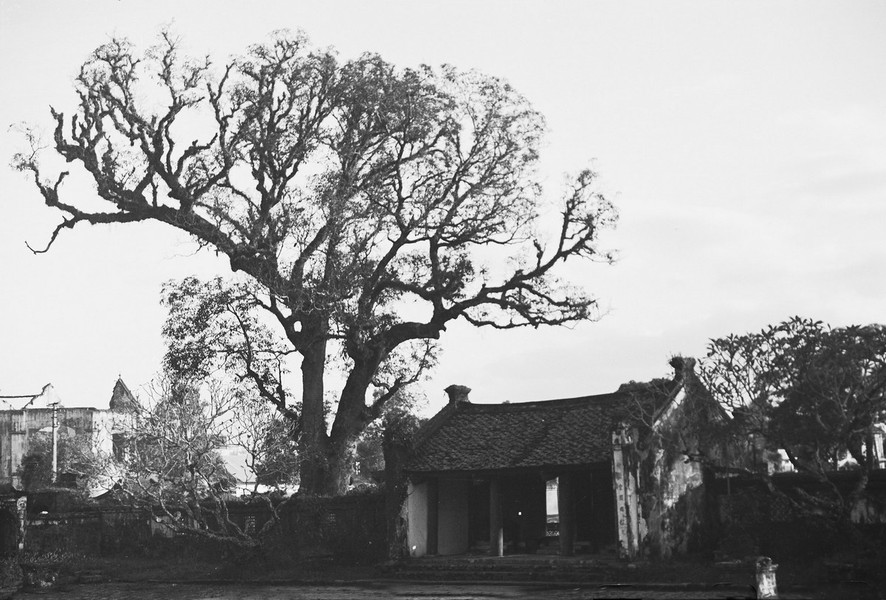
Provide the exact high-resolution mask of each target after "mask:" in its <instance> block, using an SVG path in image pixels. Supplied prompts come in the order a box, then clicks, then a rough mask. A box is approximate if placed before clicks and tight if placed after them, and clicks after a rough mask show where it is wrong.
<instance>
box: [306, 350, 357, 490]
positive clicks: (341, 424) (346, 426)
mask: <svg viewBox="0 0 886 600" xmlns="http://www.w3.org/2000/svg"><path fill="white" fill-rule="evenodd" d="M316 358H317V359H319V356H317V357H316ZM323 358H324V359H325V345H324V357H323ZM306 363H307V356H305V360H304V361H303V362H302V376H303V378H305V381H304V382H303V387H304V388H305V391H306V392H307V385H308V383H307V375H308V371H307V370H306V367H305V364H306ZM311 369H312V370H311V373H313V372H315V371H316V370H317V366H316V364H312V367H311ZM372 373H373V369H372V367H371V366H369V365H366V364H365V363H358V364H356V365H355V366H354V368H353V369H352V370H351V372H350V373H349V374H348V379H347V382H346V383H345V386H344V389H343V390H342V394H341V397H340V398H339V402H338V407H337V410H336V413H335V420H334V422H333V424H332V431H331V433H330V434H327V433H326V421H325V419H323V402H322V381H320V382H318V383H317V382H315V386H316V385H319V387H320V390H321V395H320V401H319V402H317V403H316V405H312V406H311V410H312V412H311V413H310V414H309V413H308V408H307V402H306V401H303V402H304V403H305V406H304V407H303V408H302V411H303V412H302V415H303V417H302V418H303V430H302V436H301V438H300V444H299V452H300V453H301V454H300V457H299V458H300V461H299V462H300V465H301V478H300V480H301V483H300V491H302V492H303V493H305V494H315V495H323V496H337V495H341V494H344V493H345V492H347V491H348V487H349V486H350V483H351V475H352V473H353V450H354V446H355V444H356V443H357V439H358V438H359V436H360V434H361V433H362V432H363V430H364V429H365V428H366V425H367V423H368V420H367V414H366V390H367V389H368V388H369V383H370V381H371V380H372ZM307 397H308V396H307V395H306V396H305V398H306V399H307ZM317 415H319V418H318V416H317ZM309 417H310V418H309Z"/></svg>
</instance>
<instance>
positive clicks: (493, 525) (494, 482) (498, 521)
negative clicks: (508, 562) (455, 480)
mask: <svg viewBox="0 0 886 600" xmlns="http://www.w3.org/2000/svg"><path fill="white" fill-rule="evenodd" d="M504 533H505V532H504V526H503V524H502V513H501V481H499V480H498V479H491V480H490V481H489V554H490V555H492V556H504V554H505V539H504Z"/></svg>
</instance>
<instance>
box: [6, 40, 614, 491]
mask: <svg viewBox="0 0 886 600" xmlns="http://www.w3.org/2000/svg"><path fill="white" fill-rule="evenodd" d="M75 88H76V92H77V95H78V98H79V103H78V106H77V107H76V109H75V110H74V111H73V112H72V113H68V115H67V116H66V114H65V113H63V112H61V111H57V110H55V109H53V110H52V111H51V112H52V117H53V119H54V122H55V129H54V133H53V143H52V145H51V149H52V151H54V153H56V154H57V155H60V156H61V157H62V158H63V159H64V160H65V161H67V162H68V163H71V164H72V165H74V166H77V167H79V168H80V172H81V173H85V174H86V175H87V177H88V179H89V180H91V182H92V183H93V185H94V186H95V191H96V195H97V196H98V198H99V199H100V200H102V201H104V205H105V209H104V210H98V209H94V208H93V206H94V203H90V202H86V201H81V200H80V199H66V198H65V196H64V193H63V183H64V181H65V178H66V177H67V176H68V172H67V171H65V172H62V173H60V174H58V175H57V176H55V177H52V178H49V179H48V178H47V177H46V173H45V172H44V171H45V170H46V169H45V167H41V162H40V160H39V152H38V151H37V150H36V146H35V149H34V150H32V151H30V152H24V153H21V154H20V155H18V156H17V158H16V165H17V167H18V168H19V169H21V170H22V171H24V172H27V173H30V174H31V175H32V177H33V180H34V183H35V184H36V186H37V189H38V190H39V192H40V194H41V195H42V197H43V200H44V202H45V203H46V205H47V206H49V207H52V208H54V209H57V210H59V211H60V212H61V213H62V214H63V219H62V222H61V223H60V224H59V226H58V227H57V228H56V229H55V230H54V232H53V233H52V235H51V237H50V238H49V244H48V245H47V247H46V248H44V249H42V250H37V251H38V252H40V251H45V250H46V249H48V248H49V246H51V245H52V244H53V243H54V242H55V241H56V240H57V237H58V235H59V234H60V233H61V232H62V231H65V230H67V229H71V228H73V227H76V226H77V225H79V224H81V223H91V224H100V223H131V222H137V221H147V220H153V221H159V222H162V223H166V224H168V225H171V226H173V227H176V228H178V229H180V230H182V231H184V232H187V233H188V234H190V235H191V236H193V238H194V239H195V240H196V241H197V242H198V243H199V244H201V245H204V246H207V247H209V248H212V249H213V250H215V251H216V252H218V253H220V254H222V255H225V256H226V257H227V258H228V260H229V261H230V265H231V268H232V269H233V270H234V271H242V272H243V273H245V274H247V275H248V276H249V277H250V280H251V283H250V285H252V287H253V291H254V292H255V293H254V294H253V297H252V300H251V301H252V302H254V304H255V306H257V307H260V308H261V309H262V310H264V311H266V312H267V313H268V314H269V315H270V316H271V317H272V318H273V319H274V321H275V322H276V326H277V327H279V330H280V331H281V332H282V334H283V336H284V337H285V339H286V340H287V342H288V344H289V346H290V350H291V351H293V352H295V353H296V354H297V355H298V356H299V358H300V359H301V365H300V368H301V380H302V382H301V390H300V394H299V396H300V400H301V411H300V413H299V414H298V415H297V417H296V416H295V415H288V418H296V419H297V421H298V428H299V431H300V457H301V460H302V462H303V464H302V469H301V471H302V486H303V488H304V489H305V490H307V491H311V492H322V493H333V492H340V491H342V489H343V486H344V482H345V481H346V479H347V473H346V472H345V469H344V461H345V458H346V456H347V455H348V453H349V451H350V449H351V448H352V447H353V444H354V443H355V440H356V438H357V437H358V436H359V434H360V432H361V431H362V430H363V429H364V428H365V427H366V425H367V424H368V423H370V422H372V421H373V420H375V419H376V418H377V417H378V416H379V415H380V414H381V412H382V410H383V408H384V405H385V403H386V402H387V401H388V400H389V399H390V398H391V397H392V396H394V395H395V394H396V393H397V391H398V390H399V389H400V388H401V387H403V386H404V385H406V384H408V383H409V382H410V381H413V380H414V379H415V375H416V373H417V372H418V371H420V370H421V367H422V366H426V365H427V364H429V361H428V360H427V357H429V356H430V348H431V346H432V342H433V340H436V339H438V338H439V336H440V334H441V333H442V332H443V331H444V330H445V329H446V326H447V324H449V323H450V322H452V321H455V320H457V319H464V320H466V321H467V322H469V323H471V324H473V325H477V326H491V327H496V328H503V329H506V328H513V327H522V326H533V327H537V326H540V325H558V324H564V323H571V322H575V321H580V320H584V319H589V318H593V317H594V316H595V308H596V304H595V301H594V299H593V298H591V297H590V296H588V295H587V294H585V293H584V292H583V291H581V290H578V289H575V288H574V287H573V286H570V285H568V284H567V283H564V282H562V281H559V280H558V279H557V278H556V277H555V270H556V269H555V267H557V266H558V265H560V264H561V263H562V262H563V261H565V260H567V259H568V258H571V257H582V258H586V259H597V260H603V261H609V260H611V256H610V255H609V254H608V253H606V252H604V251H602V250H600V248H599V247H598V243H599V240H598V237H599V233H600V231H601V230H602V229H604V228H606V227H609V226H611V225H612V224H613V223H614V220H615V212H614V209H613V207H612V206H611V204H610V203H609V202H608V201H607V200H606V199H605V198H604V197H603V196H602V195H601V194H600V193H599V192H597V191H596V190H595V186H594V182H595V174H594V173H593V172H591V171H583V172H581V173H579V174H578V175H577V176H576V177H575V178H574V179H573V180H572V181H571V183H569V185H568V189H567V190H566V192H565V194H564V196H563V200H562V204H561V208H560V212H559V215H558V216H556V218H552V219H550V220H551V221H552V223H550V224H549V225H550V227H547V226H546V225H547V224H546V222H545V220H543V219H540V218H539V215H540V214H542V212H543V209H544V206H543V204H542V203H541V200H542V193H541V192H542V190H541V186H540V185H539V183H538V179H537V175H536V166H537V162H538V149H539V146H540V140H541V136H542V133H543V129H544V127H543V119H542V117H541V116H540V115H539V114H538V113H537V112H536V111H534V110H533V109H532V108H531V106H530V105H529V103H528V102H527V101H526V100H525V99H524V98H523V97H522V96H520V95H519V94H518V93H517V92H516V91H515V90H514V89H513V88H512V87H511V86H510V85H508V84H507V83H505V82H503V81H501V80H499V79H496V78H494V77H488V76H484V75H481V74H478V73H474V72H467V73H465V72H460V71H458V70H457V69H455V68H452V67H443V68H439V69H432V68H430V67H425V66H423V67H420V68H414V69H398V68H395V67H394V66H392V65H391V64H389V63H387V62H385V61H384V60H382V59H381V58H380V57H379V56H377V55H372V54H366V55H363V56H361V57H359V58H357V59H354V60H349V61H340V60H339V59H338V58H337V57H336V56H335V55H334V53H332V52H331V51H324V50H315V49H311V48H310V47H309V45H308V44H307V42H306V40H305V38H304V36H301V35H295V36H292V35H288V34H280V35H277V36H276V37H274V38H273V39H272V40H271V41H269V42H268V43H265V44H259V45H255V46H253V47H251V48H250V49H249V51H248V53H247V54H246V55H245V56H242V57H240V58H236V59H234V60H232V61H231V62H229V63H227V64H224V65H220V66H219V67H216V66H214V65H213V64H212V63H211V62H210V61H209V59H202V60H195V59H191V58H187V57H185V56H184V55H183V53H182V52H181V51H180V48H179V43H178V41H177V40H176V39H174V38H173V37H172V36H171V35H170V34H169V33H164V34H163V35H162V36H161V40H160V44H159V45H158V46H157V47H155V48H152V49H150V50H149V51H148V52H147V53H144V54H143V55H140V54H139V53H138V52H137V51H136V50H135V49H134V48H133V47H132V46H131V45H130V44H129V43H128V42H127V41H125V40H113V41H111V42H109V43H107V44H104V45H102V46H101V47H99V48H98V49H96V51H95V52H94V53H93V54H92V56H91V57H90V58H89V59H88V60H87V61H86V63H85V64H84V65H83V67H82V68H81V70H80V73H79V75H78V76H77V79H76V84H75ZM330 345H333V346H335V347H334V348H333V347H332V346H330ZM338 353H340V354H341V355H342V357H343V361H344V362H345V364H346V377H345V383H344V385H343V387H342V389H341V391H340V393H338V402H337V406H336V412H335V416H334V419H333V422H332V426H331V430H327V424H326V415H325V414H324V408H323V407H324V396H325V387H324V386H325V381H324V376H325V374H326V373H325V371H326V365H327V360H328V357H329V356H330V355H337V354H338ZM255 356H256V355H255V354H253V357H255ZM404 357H406V358H404ZM413 359H415V360H418V361H419V362H418V364H411V363H412V360H413ZM405 363H410V364H409V365H408V366H409V367H410V368H409V369H407V370H406V371H404V370H402V369H401V368H399V367H398V365H399V366H403V364H405ZM244 364H247V365H248V360H247V361H246V362H245V363H244ZM392 366H393V368H391V367H392ZM246 375H247V376H248V377H250V378H251V379H252V380H253V382H254V383H255V385H256V388H257V389H259V390H260V392H261V394H262V396H263V397H264V398H265V400H267V401H269V402H271V403H272V404H274V405H275V406H277V407H278V408H280V409H281V411H282V412H283V413H284V414H285V413H286V410H285V409H286V408H287V407H289V406H290V404H291V403H290V402H289V400H288V399H287V398H286V397H284V396H283V395H282V394H283V393H284V390H285V385H284V384H283V382H281V381H280V372H274V371H273V370H272V369H268V370H267V371H263V370H261V369H253V370H252V371H250V370H248V369H247V370H246ZM373 387H378V388H379V389H381V393H379V394H375V393H374V392H372V393H371V392H370V390H371V388H373ZM369 397H371V398H372V400H371V401H367V398H369Z"/></svg>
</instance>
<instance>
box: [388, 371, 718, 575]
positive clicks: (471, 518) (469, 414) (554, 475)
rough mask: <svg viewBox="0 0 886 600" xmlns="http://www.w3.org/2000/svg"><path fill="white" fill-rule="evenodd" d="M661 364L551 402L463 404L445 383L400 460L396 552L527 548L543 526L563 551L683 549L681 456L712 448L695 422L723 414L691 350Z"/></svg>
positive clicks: (537, 543)
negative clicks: (439, 403) (655, 373)
mask: <svg viewBox="0 0 886 600" xmlns="http://www.w3.org/2000/svg"><path fill="white" fill-rule="evenodd" d="M672 365H673V366H674V368H675V376H674V378H673V379H672V380H660V381H656V382H650V383H648V384H634V383H632V384H627V385H624V386H622V387H621V388H620V389H619V390H618V391H616V392H613V393H609V394H600V395H593V396H582V397H578V398H568V399H563V400H549V401H541V402H527V403H519V404H517V403H515V404H509V403H502V404H475V403H472V402H470V400H469V399H468V393H469V392H470V390H469V389H468V388H466V387H464V386H450V387H449V388H447V392H448V394H449V397H450V401H449V403H448V404H447V406H445V407H444V408H443V409H442V410H441V411H440V412H439V413H437V415H435V416H434V417H433V418H431V419H430V420H429V421H428V422H427V423H426V424H425V425H424V426H423V427H422V428H421V429H420V430H419V432H418V433H417V436H416V439H415V442H414V446H413V449H412V451H411V454H410V456H409V457H408V459H407V460H406V463H405V474H406V477H407V478H408V493H407V495H406V501H405V515H406V536H405V537H406V540H405V543H406V546H407V550H408V554H409V555H410V556H423V555H427V554H440V555H454V554H463V553H467V552H471V551H473V552H488V553H490V554H493V555H499V556H500V555H502V554H504V553H506V552H507V553H534V552H537V551H538V550H539V548H540V547H541V546H542V545H543V544H545V543H546V542H550V541H552V540H549V539H548V538H550V537H551V536H550V534H551V533H552V529H556V532H557V538H558V540H557V544H556V546H557V548H558V551H559V553H560V554H563V555H571V554H573V553H574V552H576V551H577V550H579V549H580V550H581V551H588V552H606V551H609V552H617V553H618V555H620V556H622V557H625V558H632V557H635V556H637V555H638V554H639V553H641V552H644V551H647V552H649V553H652V554H656V555H659V556H662V555H669V554H672V553H674V552H683V551H686V550H687V549H688V547H689V546H690V545H691V540H692V539H693V536H694V537H698V535H699V531H701V530H703V528H704V500H703V494H702V493H701V492H703V486H704V473H703V469H702V465H701V462H700V461H697V460H692V459H691V457H697V456H699V455H701V454H704V453H706V452H711V451H712V450H714V449H713V448H711V447H710V444H707V446H708V447H700V446H705V445H706V442H707V441H708V440H703V439H702V438H703V437H704V436H699V435H697V433H696V432H698V431H700V430H701V429H703V428H705V427H707V426H708V425H710V423H713V422H716V421H717V420H722V418H723V414H722V410H721V409H720V408H719V406H718V405H717V404H716V402H714V401H713V400H712V399H711V398H710V395H709V394H707V393H706V391H705V390H704V389H703V387H702V386H701V384H700V383H699V382H698V380H697V378H696V377H695V374H694V370H693V366H694V361H693V360H692V359H674V360H673V361H672ZM690 422H692V423H696V424H697V425H699V426H693V425H691V423H690ZM675 436H676V437H675ZM674 448H677V449H678V450H677V451H675V450H674ZM552 489H554V490H556V492H555V493H556V502H555V503H552V502H550V501H546V499H548V498H549V495H550V490H552ZM551 504H556V507H557V510H556V514H551V513H552V511H551V509H550V508H549V507H550V505H551ZM552 520H555V521H556V523H555V525H556V527H554V528H552V527H551V525H552V523H550V521H552Z"/></svg>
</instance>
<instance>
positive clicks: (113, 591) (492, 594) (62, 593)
mask: <svg viewBox="0 0 886 600" xmlns="http://www.w3.org/2000/svg"><path fill="white" fill-rule="evenodd" d="M870 592H873V590H867V592H865V591H864V590H861V589H856V590H851V589H841V590H838V589H836V588H830V589H820V590H811V591H808V592H805V593H788V594H782V595H780V597H781V598H782V599H787V600H789V599H799V598H847V599H851V598H859V599H868V598H871V599H873V598H883V597H884V596H882V595H879V594H878V593H876V592H873V593H870ZM835 594H836V595H835ZM753 597H754V596H753V592H752V590H751V589H747V590H741V589H737V588H729V589H719V590H718V589H707V590H687V589H678V588H670V589H642V588H636V587H631V586H625V587H599V586H593V585H588V586H580V587H564V586H557V585H508V584H494V585H485V584H481V583H479V584H446V583H435V584H416V583H406V582H404V583H388V582H378V583H361V584H334V585H255V584H202V583H201V584H171V583H164V584H161V583H101V584H87V585H81V584H72V585H68V586H65V587H63V588H59V589H55V590H51V591H41V592H40V593H39V594H34V595H32V594H28V593H26V592H21V593H19V594H16V596H15V598H16V599H19V600H26V599H27V598H33V599H34V600H143V599H154V598H164V599H170V600H251V599H262V600H284V599H285V600H292V599H302V598H303V599H310V600H382V599H389V598H396V599H416V600H434V599H441V600H443V599H446V600H469V599H471V600H473V599H478V600H499V599H500V600H516V599H530V598H531V599H538V598H546V599H548V598H549V599H552V600H592V599H599V600H605V599H611V600H615V599H628V598H650V599H658V600H678V599H683V598H686V599H699V600H700V599H704V598H714V599H717V598H723V599H725V598H753Z"/></svg>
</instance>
